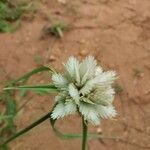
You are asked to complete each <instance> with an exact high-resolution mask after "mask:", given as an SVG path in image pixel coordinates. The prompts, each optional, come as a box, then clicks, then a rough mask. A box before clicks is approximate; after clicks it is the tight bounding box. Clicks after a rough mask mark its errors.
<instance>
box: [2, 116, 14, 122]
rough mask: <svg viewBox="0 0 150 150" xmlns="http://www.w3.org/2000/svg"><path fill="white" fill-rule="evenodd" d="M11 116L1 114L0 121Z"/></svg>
mask: <svg viewBox="0 0 150 150" xmlns="http://www.w3.org/2000/svg"><path fill="white" fill-rule="evenodd" d="M12 117H13V116H12V115H2V116H0V121H1V120H7V119H9V118H12Z"/></svg>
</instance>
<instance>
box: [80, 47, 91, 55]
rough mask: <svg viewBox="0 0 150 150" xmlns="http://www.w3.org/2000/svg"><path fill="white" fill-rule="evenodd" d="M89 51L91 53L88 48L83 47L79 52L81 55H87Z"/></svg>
mask: <svg viewBox="0 0 150 150" xmlns="http://www.w3.org/2000/svg"><path fill="white" fill-rule="evenodd" d="M88 53H89V52H88V50H86V49H82V50H81V51H80V52H79V54H80V55H81V56H86V55H87V54H88Z"/></svg>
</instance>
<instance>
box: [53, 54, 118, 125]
mask: <svg viewBox="0 0 150 150" xmlns="http://www.w3.org/2000/svg"><path fill="white" fill-rule="evenodd" d="M64 67H65V71H64V74H59V73H54V74H53V75H52V80H53V83H54V85H55V86H56V87H57V88H58V90H59V94H58V95H57V96H56V97H55V100H56V103H57V105H56V107H55V108H54V110H53V112H52V115H51V117H52V118H53V119H58V118H61V117H64V116H66V115H68V114H74V113H75V112H77V111H78V112H79V113H80V114H81V115H82V116H83V117H84V119H85V120H86V121H88V122H91V123H92V124H94V125H98V124H99V123H100V120H101V118H112V117H115V116H116V111H115V109H114V107H113V105H112V102H113V99H114V94H115V92H114V89H113V88H112V83H113V82H114V80H115V79H116V73H115V72H114V71H106V72H104V71H103V70H102V68H101V67H100V66H98V65H97V61H96V60H95V59H94V57H92V56H88V57H86V58H85V59H84V60H83V61H82V62H81V63H79V61H78V60H77V59H76V58H75V57H70V58H69V59H68V61H67V63H66V64H64Z"/></svg>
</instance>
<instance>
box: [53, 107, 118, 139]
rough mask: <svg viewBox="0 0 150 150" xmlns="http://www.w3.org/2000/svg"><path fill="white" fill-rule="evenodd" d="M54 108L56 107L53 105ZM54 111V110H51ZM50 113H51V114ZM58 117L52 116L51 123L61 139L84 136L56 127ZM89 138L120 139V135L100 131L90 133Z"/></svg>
mask: <svg viewBox="0 0 150 150" xmlns="http://www.w3.org/2000/svg"><path fill="white" fill-rule="evenodd" d="M53 108H54V107H53ZM51 113H52V111H51ZM51 113H50V115H51ZM56 121H57V120H56V119H52V118H51V117H50V123H51V126H52V129H53V131H54V133H55V135H56V136H57V137H59V138H60V139H75V138H82V136H83V135H82V134H81V133H79V134H75V133H72V134H70V133H62V132H61V131H59V130H58V129H57V128H56V127H55V123H56ZM88 139H120V137H118V136H111V135H105V134H98V133H89V134H88Z"/></svg>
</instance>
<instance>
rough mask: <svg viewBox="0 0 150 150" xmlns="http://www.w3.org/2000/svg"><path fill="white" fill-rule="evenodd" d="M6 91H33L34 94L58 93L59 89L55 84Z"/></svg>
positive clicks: (13, 88) (19, 87) (21, 87)
mask: <svg viewBox="0 0 150 150" xmlns="http://www.w3.org/2000/svg"><path fill="white" fill-rule="evenodd" d="M4 90H31V91H34V92H48V93H49V92H56V91H58V90H57V88H56V87H55V86H54V85H53V84H49V85H23V86H18V87H6V88H4Z"/></svg>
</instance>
